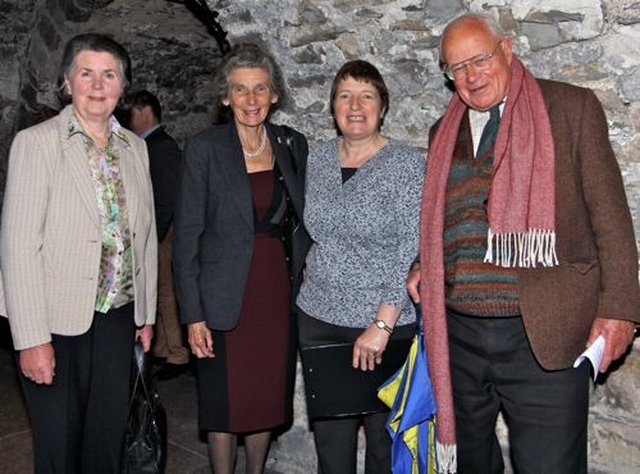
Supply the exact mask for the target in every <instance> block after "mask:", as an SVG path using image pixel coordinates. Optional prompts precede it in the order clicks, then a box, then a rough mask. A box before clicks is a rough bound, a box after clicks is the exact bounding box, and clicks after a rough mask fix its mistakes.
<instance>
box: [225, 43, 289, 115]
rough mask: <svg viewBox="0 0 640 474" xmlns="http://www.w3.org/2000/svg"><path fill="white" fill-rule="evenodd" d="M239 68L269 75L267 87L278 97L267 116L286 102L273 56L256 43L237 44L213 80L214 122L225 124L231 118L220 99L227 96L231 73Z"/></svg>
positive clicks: (230, 113)
mask: <svg viewBox="0 0 640 474" xmlns="http://www.w3.org/2000/svg"><path fill="white" fill-rule="evenodd" d="M239 68H259V69H262V70H264V71H266V72H267V74H268V75H269V87H270V88H271V90H272V91H273V93H275V94H276V95H277V96H278V101H277V102H276V103H275V104H272V105H271V107H270V108H269V114H271V112H273V111H275V110H277V109H279V108H281V107H282V106H283V105H284V104H285V103H286V101H287V91H286V86H285V82H284V78H283V76H282V70H281V69H280V66H279V65H278V63H277V62H276V60H275V59H274V58H273V56H272V55H271V54H269V53H268V52H267V51H266V50H265V49H263V48H262V47H261V46H259V45H258V44H256V43H253V42H243V43H239V44H236V45H234V46H233V47H232V48H231V50H230V51H229V52H228V53H227V55H226V56H225V57H224V58H223V60H222V63H221V64H220V68H219V69H218V72H217V73H216V75H215V77H214V79H213V98H214V104H213V108H214V110H213V112H214V113H213V115H214V121H216V122H225V121H228V120H230V119H231V117H232V111H231V109H230V108H229V107H228V106H225V105H223V104H222V99H223V98H224V97H226V96H228V95H229V87H230V84H229V81H230V78H231V73H232V72H233V70H234V69H239Z"/></svg>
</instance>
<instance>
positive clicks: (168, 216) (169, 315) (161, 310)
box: [126, 90, 189, 380]
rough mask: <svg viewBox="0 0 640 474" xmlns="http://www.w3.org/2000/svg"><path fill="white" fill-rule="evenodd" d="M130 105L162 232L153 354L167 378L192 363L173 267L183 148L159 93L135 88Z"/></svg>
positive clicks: (131, 123)
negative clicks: (167, 125) (169, 127)
mask: <svg viewBox="0 0 640 474" xmlns="http://www.w3.org/2000/svg"><path fill="white" fill-rule="evenodd" d="M126 105H127V109H128V111H129V117H128V119H129V128H131V130H132V131H133V132H134V133H136V134H137V135H139V136H140V137H141V138H144V140H145V141H146V142H147V149H148V151H149V166H150V171H151V181H152V184H153V197H154V204H155V213H156V226H157V233H158V320H157V323H156V331H155V340H154V343H153V354H154V356H156V357H157V358H159V359H163V360H164V363H163V365H162V366H161V367H160V368H159V369H158V370H157V371H156V372H155V374H154V375H155V377H156V378H157V379H158V380H167V379H171V378H174V377H176V376H178V375H180V374H182V373H184V372H185V371H186V370H187V368H188V363H189V350H188V349H187V347H186V346H185V344H184V339H183V333H182V326H181V324H180V319H179V317H178V305H177V302H176V298H175V294H174V287H173V273H172V269H171V253H172V247H173V226H172V222H173V210H174V205H175V194H176V189H177V186H178V174H179V171H180V158H181V151H180V148H179V147H178V144H177V143H176V141H175V140H174V139H173V138H172V137H171V136H170V135H169V134H168V133H167V132H166V131H165V129H164V126H163V125H162V110H161V107H160V102H159V101H158V98H157V97H156V96H155V95H153V94H152V93H151V92H149V91H147V90H140V91H135V92H131V93H129V94H128V95H127V98H126Z"/></svg>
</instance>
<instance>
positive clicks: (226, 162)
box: [213, 121, 253, 231]
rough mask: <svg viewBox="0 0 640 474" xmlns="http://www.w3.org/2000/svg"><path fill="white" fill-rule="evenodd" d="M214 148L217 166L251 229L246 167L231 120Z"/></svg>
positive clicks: (251, 205) (249, 187) (251, 213)
mask: <svg viewBox="0 0 640 474" xmlns="http://www.w3.org/2000/svg"><path fill="white" fill-rule="evenodd" d="M213 146H214V147H215V148H216V152H215V154H214V156H215V158H216V159H217V160H218V165H219V166H218V168H219V169H220V170H222V174H223V175H224V178H225V181H226V182H227V184H228V186H229V189H231V190H232V193H231V194H232V195H233V197H234V200H235V201H236V204H237V206H238V210H239V211H240V214H241V215H242V217H243V219H244V220H245V222H246V223H247V225H248V226H249V228H250V229H251V230H252V231H253V200H252V196H251V185H250V183H249V176H248V175H247V167H246V166H245V164H244V156H243V154H242V145H241V144H240V138H239V137H238V132H237V130H236V126H235V123H234V122H233V121H231V122H229V123H228V128H227V135H226V139H225V140H223V141H221V142H219V143H214V144H213Z"/></svg>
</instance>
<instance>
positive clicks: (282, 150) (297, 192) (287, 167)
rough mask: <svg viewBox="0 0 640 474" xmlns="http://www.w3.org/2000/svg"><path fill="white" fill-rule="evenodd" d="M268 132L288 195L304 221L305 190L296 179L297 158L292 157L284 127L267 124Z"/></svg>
mask: <svg viewBox="0 0 640 474" xmlns="http://www.w3.org/2000/svg"><path fill="white" fill-rule="evenodd" d="M267 125H268V126H267V132H268V134H269V140H270V141H271V148H272V149H273V153H274V155H275V161H276V163H277V164H278V168H279V169H280V173H281V174H282V177H283V178H284V183H285V186H286V187H287V193H288V195H289V197H290V199H291V203H292V204H293V208H294V210H295V212H296V214H297V215H298V217H299V218H300V219H302V210H303V207H304V203H303V201H302V199H303V196H304V189H302V186H301V183H302V180H299V179H296V175H297V170H295V169H294V168H293V165H294V162H295V158H294V157H293V156H290V154H291V153H292V152H291V150H290V149H289V145H288V144H287V137H286V136H285V135H284V133H283V130H282V127H277V126H274V125H271V124H267Z"/></svg>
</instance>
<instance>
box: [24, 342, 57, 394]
mask: <svg viewBox="0 0 640 474" xmlns="http://www.w3.org/2000/svg"><path fill="white" fill-rule="evenodd" d="M55 368H56V359H55V357H54V350H53V346H52V345H51V343H50V342H47V343H45V344H41V345H39V346H35V347H30V348H28V349H22V350H21V351H20V370H21V371H22V375H24V376H25V377H26V378H28V379H29V380H31V381H32V382H34V383H37V384H38V385H40V384H45V385H51V384H52V383H53V377H54V376H55Z"/></svg>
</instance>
